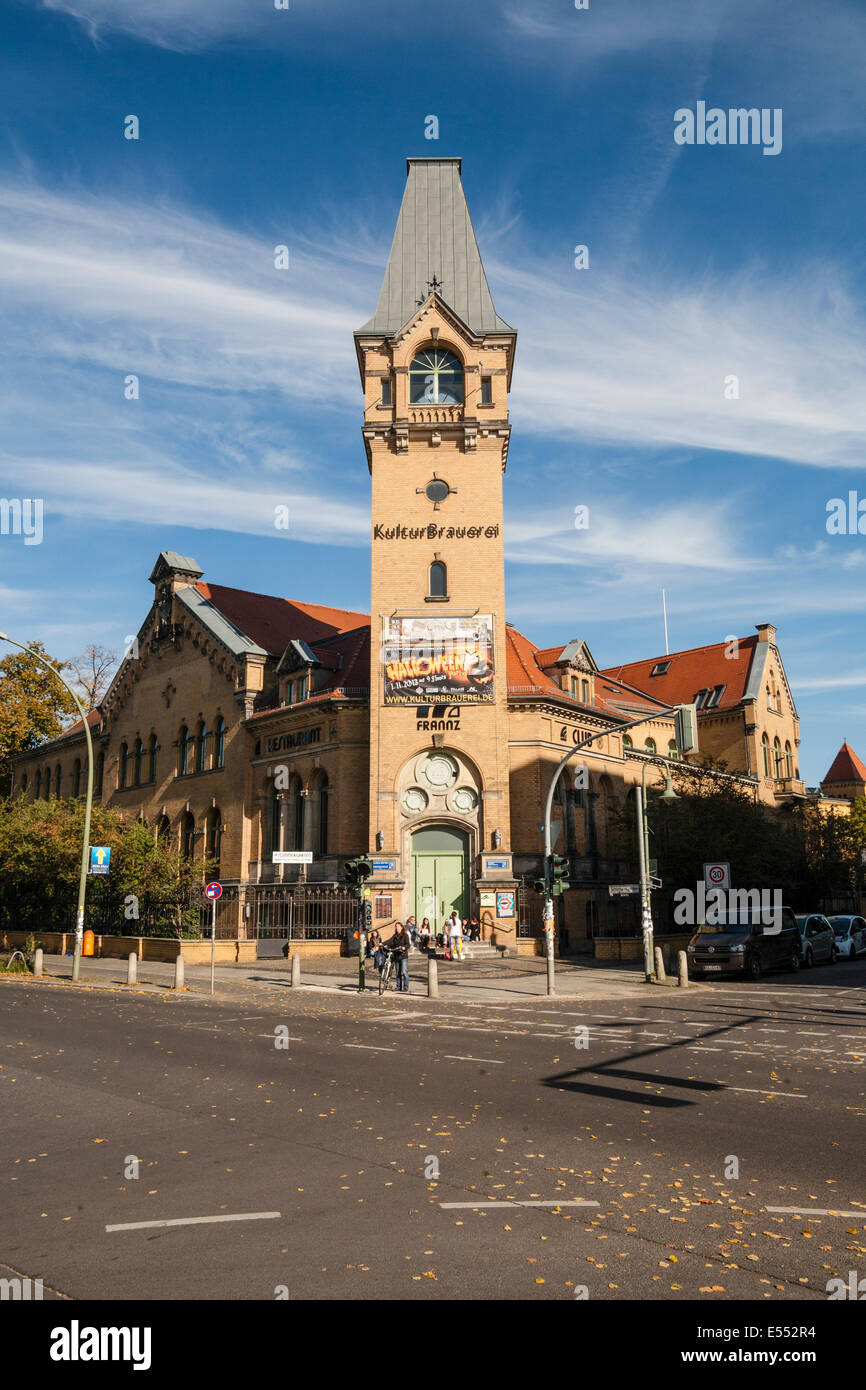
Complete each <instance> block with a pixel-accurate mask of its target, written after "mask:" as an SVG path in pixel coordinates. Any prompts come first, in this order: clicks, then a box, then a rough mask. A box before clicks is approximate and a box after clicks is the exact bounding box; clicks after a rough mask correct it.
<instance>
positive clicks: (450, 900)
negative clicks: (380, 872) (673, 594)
mask: <svg viewBox="0 0 866 1390" xmlns="http://www.w3.org/2000/svg"><path fill="white" fill-rule="evenodd" d="M411 901H412V911H413V912H414V913H415V917H416V918H417V920H418V922H419V924H420V923H421V922H422V921H423V919H424V918H425V917H429V918H430V926H431V928H432V930H433V931H434V932H437V931H441V930H442V924H443V922H444V921H445V918H446V917H448V916H449V915H450V913H451V911H452V910H453V909H454V908H456V909H457V912H458V914H459V916H460V917H461V918H463V919H464V920H465V919H466V917H468V915H469V836H468V834H467V833H466V831H465V830H457V829H455V828H454V827H453V826H450V825H428V826H425V827H424V829H423V830H416V831H415V832H414V834H413V835H412V883H411Z"/></svg>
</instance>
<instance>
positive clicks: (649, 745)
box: [643, 738, 656, 753]
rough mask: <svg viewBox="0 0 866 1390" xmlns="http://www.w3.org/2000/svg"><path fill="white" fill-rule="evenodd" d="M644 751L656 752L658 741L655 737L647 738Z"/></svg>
mask: <svg viewBox="0 0 866 1390" xmlns="http://www.w3.org/2000/svg"><path fill="white" fill-rule="evenodd" d="M643 751H644V752H645V753H654V752H655V751H656V741H655V739H654V738H648V739H647V741H646V743H645V744H644V746H643Z"/></svg>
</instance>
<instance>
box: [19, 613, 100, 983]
mask: <svg viewBox="0 0 866 1390" xmlns="http://www.w3.org/2000/svg"><path fill="white" fill-rule="evenodd" d="M0 642H8V643H9V644H10V645H11V646H13V647H18V648H19V649H20V650H21V651H22V652H27V654H28V655H29V656H32V657H33V659H34V661H38V662H39V664H40V665H41V666H44V667H45V669H46V670H47V671H51V672H52V673H53V674H54V675H55V676H56V677H57V679H58V680H59V681H62V682H63V684H64V685H65V686H66V689H67V690H68V691H69V693H70V695H71V696H72V698H73V700H74V701H75V706H76V709H77V710H78V713H79V714H80V715H81V718H82V721H83V723H84V735H85V738H86V739H87V798H86V801H85V805H84V842H83V844H82V846H81V871H80V873H79V875H78V912H77V914H76V917H75V951H74V953H73V957H72V978H73V980H77V979H78V976H79V974H80V972H81V942H82V939H83V937H84V899H85V894H86V892H87V866H88V855H89V849H90V812H91V808H92V806H93V739H92V738H91V737H90V725H89V724H88V722H87V714H86V713H85V710H84V706H83V705H82V703H81V701H80V700H79V698H78V696H77V695H76V693H75V691H74V690H73V689H72V686H71V685H70V684H69V681H68V680H67V679H66V677H65V676H62V675H61V674H60V672H59V671H58V669H57V667H56V666H52V664H51V662H50V661H47V660H46V659H45V657H44V656H42V654H41V653H40V652H37V651H34V650H33V648H32V647H28V646H25V644H24V643H23V642H16V641H15V638H14V637H10V636H9V635H8V634H7V633H5V632H0Z"/></svg>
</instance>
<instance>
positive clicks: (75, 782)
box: [72, 758, 81, 796]
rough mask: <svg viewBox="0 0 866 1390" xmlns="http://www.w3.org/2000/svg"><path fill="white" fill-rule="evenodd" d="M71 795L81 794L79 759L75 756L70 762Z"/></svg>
mask: <svg viewBox="0 0 866 1390" xmlns="http://www.w3.org/2000/svg"><path fill="white" fill-rule="evenodd" d="M72 795H73V796H80V795H81V759H80V758H76V759H75V762H74V763H73V764H72Z"/></svg>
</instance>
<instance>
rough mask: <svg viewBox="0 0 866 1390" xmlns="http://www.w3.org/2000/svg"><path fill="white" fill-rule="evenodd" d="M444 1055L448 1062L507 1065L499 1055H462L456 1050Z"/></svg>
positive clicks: (495, 1065)
mask: <svg viewBox="0 0 866 1390" xmlns="http://www.w3.org/2000/svg"><path fill="white" fill-rule="evenodd" d="M444 1056H445V1061H446V1062H488V1063H489V1064H490V1065H491V1066H494V1067H504V1066H505V1063H504V1061H502V1060H501V1058H499V1057H460V1056H459V1055H458V1054H457V1053H456V1052H446V1053H445V1054H444Z"/></svg>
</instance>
